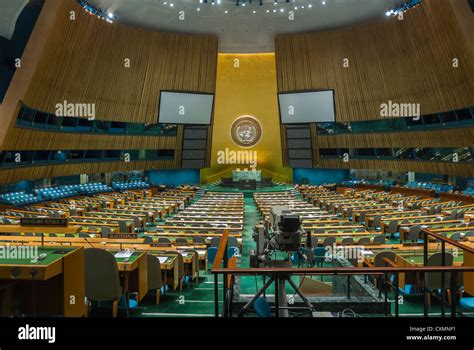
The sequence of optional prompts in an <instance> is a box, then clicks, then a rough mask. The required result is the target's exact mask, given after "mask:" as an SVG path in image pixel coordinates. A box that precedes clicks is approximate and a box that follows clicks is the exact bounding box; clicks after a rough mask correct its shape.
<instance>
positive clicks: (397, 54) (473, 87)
mask: <svg viewBox="0 0 474 350" xmlns="http://www.w3.org/2000/svg"><path fill="white" fill-rule="evenodd" d="M453 2H454V1H446V0H430V1H424V2H423V4H422V5H421V6H418V7H417V8H414V9H412V10H410V11H408V12H407V13H405V17H404V19H403V20H398V19H397V18H392V17H390V18H385V17H384V18H381V19H380V20H379V21H375V22H371V23H365V24H361V25H356V26H353V27H348V28H340V29H335V30H331V31H326V32H315V33H302V34H288V35H279V36H277V37H276V63H277V79H278V91H279V92H289V91H298V90H317V89H334V90H335V99H336V101H335V104H336V120H337V121H338V122H349V121H361V120H376V119H377V118H380V109H381V105H382V104H383V103H388V102H389V101H393V102H398V103H419V104H420V112H421V114H422V115H427V114H431V113H438V112H444V111H450V110H455V109H462V108H466V107H472V106H474V55H473V53H472V51H471V50H470V45H471V44H472V43H469V42H468V36H467V35H466V33H468V31H467V30H466V29H465V28H464V26H463V23H462V21H461V23H460V22H459V21H458V17H459V16H457V15H456V14H455V11H454V10H453V7H452V5H453V4H452V3H453ZM453 6H454V5H453ZM381 17H383V16H381ZM454 58H456V59H458V60H459V67H457V68H455V67H453V59H454ZM344 59H348V62H349V67H344V65H343V63H344ZM311 127H312V143H313V166H314V167H320V168H328V167H329V168H330V167H333V168H334V167H341V168H361V169H380V168H382V169H391V170H399V171H408V170H412V171H420V172H428V173H443V174H453V175H454V174H458V175H463V174H464V175H466V174H467V175H472V173H474V172H473V171H472V170H473V169H472V165H462V164H446V163H436V162H433V163H430V162H420V163H417V162H409V161H386V162H385V161H363V160H352V161H351V162H349V163H342V161H339V160H328V159H320V157H319V148H369V147H374V148H396V147H472V146H473V145H474V128H473V127H466V128H456V129H445V130H431V131H410V132H393V133H365V134H340V135H318V134H317V132H316V127H315V125H312V126H311ZM281 128H282V147H283V163H284V164H285V165H286V164H288V163H287V162H288V160H287V159H286V158H287V157H286V154H287V151H288V150H287V148H288V147H287V140H286V132H285V129H286V127H285V126H282V127H281Z"/></svg>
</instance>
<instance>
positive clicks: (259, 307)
mask: <svg viewBox="0 0 474 350" xmlns="http://www.w3.org/2000/svg"><path fill="white" fill-rule="evenodd" d="M253 309H254V310H255V312H256V313H257V315H258V316H260V317H265V318H268V317H272V312H271V310H270V306H269V305H268V303H267V300H266V299H265V298H258V299H257V300H255V301H254V302H253Z"/></svg>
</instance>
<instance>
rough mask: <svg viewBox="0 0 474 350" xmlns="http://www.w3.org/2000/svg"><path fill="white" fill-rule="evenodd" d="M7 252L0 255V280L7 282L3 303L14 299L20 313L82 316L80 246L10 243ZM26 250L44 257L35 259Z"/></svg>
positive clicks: (82, 257)
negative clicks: (37, 245) (39, 245)
mask: <svg viewBox="0 0 474 350" xmlns="http://www.w3.org/2000/svg"><path fill="white" fill-rule="evenodd" d="M13 251H15V252H17V254H16V255H15V256H13V255H12V253H13ZM9 252H10V253H9V254H2V255H0V283H2V284H5V283H8V284H11V290H10V292H9V293H8V294H7V296H6V295H5V294H4V298H8V297H10V298H11V299H12V301H10V302H9V301H8V300H6V301H5V303H4V304H5V305H7V306H9V305H13V304H16V303H17V302H18V304H19V305H20V309H21V312H22V313H26V314H33V315H47V316H52V315H62V316H65V317H82V316H85V314H86V308H85V305H84V298H85V295H84V291H85V284H84V249H83V248H70V247H68V248H65V247H34V246H28V247H22V246H10V248H9ZM18 253H20V254H18ZM28 254H30V255H37V256H39V255H41V254H46V257H45V259H44V260H40V261H35V260H34V259H32V256H28ZM33 257H34V256H33ZM8 295H9V296H8ZM13 300H14V301H13ZM2 313H4V314H8V313H9V310H3V311H2Z"/></svg>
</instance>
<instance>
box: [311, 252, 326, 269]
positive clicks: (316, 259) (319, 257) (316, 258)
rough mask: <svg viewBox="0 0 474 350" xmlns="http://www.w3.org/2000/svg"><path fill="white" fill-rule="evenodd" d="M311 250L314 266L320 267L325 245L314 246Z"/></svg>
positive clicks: (324, 254) (323, 259)
mask: <svg viewBox="0 0 474 350" xmlns="http://www.w3.org/2000/svg"><path fill="white" fill-rule="evenodd" d="M313 252H314V262H315V264H316V266H319V267H322V266H323V264H324V261H325V260H326V247H316V248H314V250H313Z"/></svg>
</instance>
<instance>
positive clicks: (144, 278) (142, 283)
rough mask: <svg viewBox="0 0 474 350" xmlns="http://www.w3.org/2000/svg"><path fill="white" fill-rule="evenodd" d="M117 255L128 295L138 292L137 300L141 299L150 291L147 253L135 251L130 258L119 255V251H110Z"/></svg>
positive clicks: (123, 284) (123, 285) (124, 287)
mask: <svg viewBox="0 0 474 350" xmlns="http://www.w3.org/2000/svg"><path fill="white" fill-rule="evenodd" d="M110 252H111V253H112V254H114V256H115V260H116V261H117V266H118V269H119V272H120V275H121V279H122V287H123V289H124V292H125V293H126V294H127V295H128V294H129V293H130V292H136V293H137V300H138V301H141V300H142V299H143V298H144V297H145V295H146V294H147V293H148V260H147V256H146V253H144V252H133V253H132V254H131V256H130V257H128V258H121V257H117V256H116V254H117V253H118V251H110Z"/></svg>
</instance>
